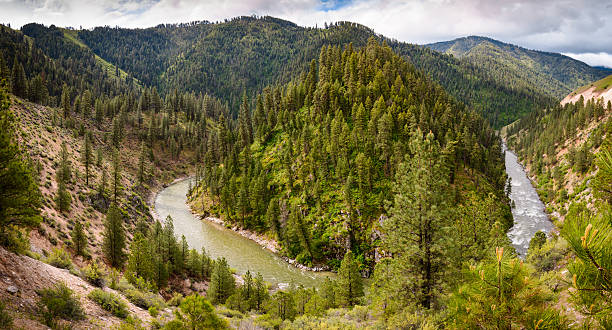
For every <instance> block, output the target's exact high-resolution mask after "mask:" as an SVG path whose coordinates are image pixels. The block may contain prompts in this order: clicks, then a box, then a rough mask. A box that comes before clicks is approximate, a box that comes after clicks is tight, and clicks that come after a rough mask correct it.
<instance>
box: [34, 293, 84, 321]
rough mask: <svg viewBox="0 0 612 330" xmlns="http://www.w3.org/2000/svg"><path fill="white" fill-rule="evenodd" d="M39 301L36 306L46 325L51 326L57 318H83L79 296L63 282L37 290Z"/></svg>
mask: <svg viewBox="0 0 612 330" xmlns="http://www.w3.org/2000/svg"><path fill="white" fill-rule="evenodd" d="M38 294H39V295H40V301H39V302H38V308H39V310H40V313H41V314H42V316H43V320H44V322H45V324H46V325H48V326H50V327H53V326H55V324H56V319H57V318H62V319H65V320H79V319H82V318H83V309H82V308H81V302H80V301H79V298H78V297H77V296H76V295H74V293H73V292H72V290H70V288H69V287H68V286H66V284H65V283H62V282H59V283H57V284H55V286H54V287H52V288H45V289H42V290H39V291H38Z"/></svg>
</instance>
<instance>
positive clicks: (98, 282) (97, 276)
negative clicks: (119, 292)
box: [83, 260, 105, 288]
mask: <svg viewBox="0 0 612 330" xmlns="http://www.w3.org/2000/svg"><path fill="white" fill-rule="evenodd" d="M83 276H84V277H85V280H86V281H87V282H89V283H91V284H93V285H95V286H97V287H100V288H103V287H104V276H105V274H104V269H103V268H102V267H101V266H100V265H98V263H97V262H96V261H95V260H94V261H92V262H91V263H90V264H89V265H87V267H85V268H84V269H83Z"/></svg>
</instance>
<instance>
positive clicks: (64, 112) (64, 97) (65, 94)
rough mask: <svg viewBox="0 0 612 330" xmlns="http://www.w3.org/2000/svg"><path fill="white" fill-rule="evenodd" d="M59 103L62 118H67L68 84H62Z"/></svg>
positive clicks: (68, 112) (68, 115)
mask: <svg viewBox="0 0 612 330" xmlns="http://www.w3.org/2000/svg"><path fill="white" fill-rule="evenodd" d="M61 105H62V115H63V117H64V120H66V119H68V117H70V110H71V109H70V108H71V106H70V91H69V89H68V86H67V85H66V84H64V86H63V87H62V98H61Z"/></svg>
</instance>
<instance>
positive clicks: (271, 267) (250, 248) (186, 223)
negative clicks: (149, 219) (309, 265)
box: [155, 179, 333, 288]
mask: <svg viewBox="0 0 612 330" xmlns="http://www.w3.org/2000/svg"><path fill="white" fill-rule="evenodd" d="M189 180H191V179H186V180H182V181H179V182H177V183H174V184H172V185H170V186H168V187H167V188H165V189H164V190H162V191H161V192H160V193H159V194H158V195H157V198H156V199H155V211H156V212H157V215H158V216H159V217H160V218H161V219H166V217H167V216H168V215H170V216H172V219H173V221H174V232H175V234H176V236H177V237H179V238H180V237H181V235H185V238H186V239H187V243H189V247H190V248H195V249H197V250H198V251H200V250H201V248H202V247H204V249H205V250H206V252H207V253H208V255H209V256H210V257H212V258H214V259H216V258H219V257H225V259H226V260H227V262H228V264H229V265H230V267H232V268H234V269H235V270H236V271H237V272H238V274H244V273H246V271H247V270H250V271H251V273H254V274H256V273H257V272H260V273H261V275H262V276H263V278H264V280H265V281H266V282H268V283H271V284H276V285H278V286H279V287H280V288H284V287H286V286H288V285H289V284H290V283H294V284H296V285H298V284H302V285H304V286H306V287H312V286H317V285H318V284H319V283H321V282H322V280H323V279H324V278H325V277H326V276H333V274H332V273H329V272H311V271H305V270H301V269H298V268H296V267H294V266H292V265H290V264H289V263H287V262H286V261H285V260H283V259H281V258H280V257H278V256H277V255H276V254H274V253H272V252H270V251H269V250H266V249H264V248H263V247H261V246H260V245H259V244H257V243H255V242H254V241H252V240H250V239H247V238H245V237H242V236H240V235H238V234H237V233H235V232H233V231H232V230H230V229H227V228H224V227H223V226H220V225H217V224H214V223H211V222H208V221H205V220H200V219H198V218H197V217H196V216H194V215H193V214H192V213H191V210H190V209H189V207H188V206H187V190H188V189H189Z"/></svg>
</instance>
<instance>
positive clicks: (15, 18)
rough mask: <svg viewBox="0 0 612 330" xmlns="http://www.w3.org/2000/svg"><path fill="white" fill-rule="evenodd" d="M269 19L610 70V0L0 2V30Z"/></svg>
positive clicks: (611, 2)
mask: <svg viewBox="0 0 612 330" xmlns="http://www.w3.org/2000/svg"><path fill="white" fill-rule="evenodd" d="M253 14H255V15H270V16H275V17H280V18H284V19H287V20H290V21H293V22H295V23H297V24H299V25H302V26H315V25H318V26H322V25H323V24H324V23H325V22H335V21H353V22H358V23H361V24H364V25H366V26H369V27H371V28H373V29H374V30H375V31H376V32H377V33H381V34H383V35H385V36H387V37H391V38H395V39H398V40H401V41H407V42H412V43H419V44H422V43H428V42H435V41H442V40H449V39H453V38H456V37H461V36H466V35H482V36H489V37H492V38H495V39H499V40H502V41H505V42H510V43H514V44H518V45H521V46H524V47H527V48H532V49H538V50H546V51H553V52H560V53H564V54H566V55H569V56H572V57H574V58H577V59H580V60H582V61H585V62H587V63H589V64H591V65H605V66H608V67H612V0H371V1H366V0H234V1H230V0H0V23H4V24H9V23H10V24H11V26H12V27H13V28H18V27H20V26H22V25H24V24H26V23H30V22H39V23H43V24H46V25H50V24H55V25H58V26H72V27H76V28H78V27H80V26H82V27H83V28H91V27H95V26H101V25H109V26H116V25H118V26H122V27H150V26H155V25H157V24H160V23H180V22H190V21H200V20H208V21H211V22H215V21H221V20H223V19H225V18H231V17H235V16H241V15H253Z"/></svg>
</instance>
